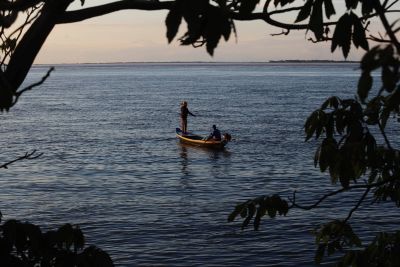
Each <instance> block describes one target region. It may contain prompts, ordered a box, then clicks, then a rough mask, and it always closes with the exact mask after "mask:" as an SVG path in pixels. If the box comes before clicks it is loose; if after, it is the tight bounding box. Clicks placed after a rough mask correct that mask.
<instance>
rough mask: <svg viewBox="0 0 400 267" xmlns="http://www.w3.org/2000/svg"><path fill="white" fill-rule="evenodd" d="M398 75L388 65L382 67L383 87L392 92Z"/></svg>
mask: <svg viewBox="0 0 400 267" xmlns="http://www.w3.org/2000/svg"><path fill="white" fill-rule="evenodd" d="M397 80H398V77H397V73H396V72H395V71H392V70H391V69H390V68H389V67H387V66H383V67H382V83H383V87H384V88H385V89H386V91H387V92H389V93H390V92H392V91H393V90H394V88H395V87H396V83H397Z"/></svg>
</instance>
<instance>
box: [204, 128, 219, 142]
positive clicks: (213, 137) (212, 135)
mask: <svg viewBox="0 0 400 267" xmlns="http://www.w3.org/2000/svg"><path fill="white" fill-rule="evenodd" d="M212 127H213V131H212V133H210V135H209V136H208V138H207V140H215V141H221V132H220V131H219V130H218V129H217V126H215V125H213V126H212Z"/></svg>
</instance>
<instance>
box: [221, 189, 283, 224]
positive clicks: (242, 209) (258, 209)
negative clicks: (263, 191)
mask: <svg viewBox="0 0 400 267" xmlns="http://www.w3.org/2000/svg"><path fill="white" fill-rule="evenodd" d="M288 211H289V205H288V203H287V201H286V200H283V199H281V198H280V196H278V195H273V196H271V197H268V196H262V197H258V198H255V199H250V200H248V201H246V202H243V203H240V204H238V205H236V208H235V210H234V211H233V212H232V213H231V214H230V215H229V217H228V222H232V221H234V220H235V218H236V217H237V216H239V215H240V217H242V218H244V221H243V223H242V229H244V228H245V227H247V226H248V225H249V223H250V221H251V220H252V219H253V218H254V223H253V225H254V229H256V230H258V228H259V226H260V222H261V218H262V217H263V216H265V215H268V216H269V217H270V218H275V217H276V215H278V214H279V215H286V214H287V213H288Z"/></svg>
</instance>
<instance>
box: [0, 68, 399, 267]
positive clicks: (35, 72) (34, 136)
mask: <svg viewBox="0 0 400 267" xmlns="http://www.w3.org/2000/svg"><path fill="white" fill-rule="evenodd" d="M47 69H48V67H46V66H36V67H35V68H33V69H32V71H31V73H30V76H29V79H28V81H27V83H29V82H35V81H38V80H40V78H41V77H42V76H43V75H44V74H45V72H46V71H47ZM358 77H359V70H358V69H357V65H354V64H307V65H305V64H292V65H290V64H120V65H118V64H111V65H60V66H56V70H55V72H53V73H52V75H51V77H50V78H49V79H48V80H47V81H46V83H45V84H44V85H42V86H41V87H40V88H37V89H36V90H33V91H30V92H28V93H26V94H24V95H23V96H22V98H21V100H20V102H19V103H18V104H17V106H16V107H15V108H14V109H13V110H12V111H11V112H10V113H5V114H2V115H1V124H2V125H1V128H0V137H1V152H2V153H1V162H6V161H7V160H10V159H13V158H14V157H17V156H20V155H22V154H24V153H25V152H27V151H31V150H33V149H37V150H38V151H39V152H43V153H44V155H43V156H42V157H40V158H39V159H36V160H34V161H20V162H18V163H15V164H14V165H12V166H10V168H9V169H7V170H1V179H0V210H1V212H2V213H3V215H4V219H5V220H7V219H11V218H17V219H20V220H28V221H30V222H33V223H36V224H39V225H40V226H41V227H42V228H44V229H49V228H51V229H54V228H56V227H58V226H60V225H61V224H63V223H66V222H70V223H73V224H79V225H80V227H81V228H82V229H83V231H84V233H85V235H86V237H87V243H88V244H96V245H98V246H99V247H101V248H102V249H104V250H106V251H107V252H109V253H110V255H111V257H112V258H113V260H114V262H115V263H116V265H117V266H312V265H313V255H314V250H315V246H314V239H313V236H312V235H311V234H310V230H312V229H313V227H315V226H317V225H318V224H320V223H322V222H324V221H327V220H330V219H332V218H337V217H339V218H340V217H345V216H346V215H347V212H348V211H349V209H350V208H351V205H352V204H353V203H354V202H355V201H356V200H351V199H349V198H348V197H347V196H346V195H345V196H341V197H340V198H333V199H332V200H329V201H327V202H326V203H325V204H324V205H323V206H322V207H323V208H321V209H317V210H313V211H301V210H293V211H291V212H290V213H289V214H288V216H287V217H282V218H275V219H273V220H271V219H264V220H263V223H262V226H261V228H260V230H259V231H258V232H255V231H253V230H252V229H246V230H244V231H242V230H241V229H240V224H241V221H240V220H238V221H236V222H234V223H228V222H227V216H228V214H229V212H231V211H232V210H233V208H234V206H235V204H236V203H238V202H239V201H244V200H247V199H248V198H251V197H257V196H260V195H265V194H267V195H270V194H274V193H280V194H281V195H282V196H290V195H291V193H292V192H293V190H297V191H298V192H299V193H298V201H300V202H301V203H303V204H307V203H312V202H313V200H315V199H317V198H318V197H320V196H321V195H322V194H323V193H324V192H329V191H331V190H333V189H334V188H335V186H331V185H330V184H329V177H328V175H327V174H321V173H320V172H319V171H318V169H316V168H314V166H313V154H314V151H315V149H316V147H317V143H316V142H314V141H312V142H309V143H305V142H304V134H303V130H302V127H303V124H304V121H305V119H306V117H307V116H308V115H309V114H310V113H311V112H312V111H313V110H314V109H316V108H318V107H319V105H320V104H321V103H322V102H323V101H324V100H325V99H326V98H327V97H329V96H331V95H337V96H339V97H343V98H344V97H352V96H353V95H354V94H355V88H356V84H357V80H358ZM182 100H186V101H188V103H189V109H190V110H191V111H192V112H193V113H194V114H196V117H189V128H190V130H192V131H195V132H197V133H199V134H206V133H208V132H209V131H210V127H211V125H212V124H217V125H218V127H219V128H220V129H221V130H222V132H229V133H231V134H232V136H233V138H234V140H233V142H232V143H230V144H229V145H228V147H227V149H226V150H224V151H219V152H215V151H214V152H213V151H207V150H202V149H198V148H194V147H187V146H184V145H182V144H180V143H179V142H178V141H177V139H176V138H175V132H174V131H175V127H177V126H178V123H179V103H180V102H181V101H182ZM361 211H362V212H363V213H361V212H358V213H356V214H355V215H354V219H353V222H354V223H357V225H358V226H357V227H356V228H355V229H356V231H357V232H358V233H361V235H364V236H365V237H366V238H368V234H367V232H366V231H369V230H371V229H375V228H374V227H375V226H379V227H383V228H385V227H386V228H388V229H389V228H390V227H391V226H392V224H391V223H393V222H394V221H396V220H398V219H399V218H400V216H399V214H398V212H397V211H396V210H393V209H392V206H391V205H387V207H386V206H385V207H384V208H383V209H382V207H381V206H376V207H375V206H374V207H364V208H363V209H361Z"/></svg>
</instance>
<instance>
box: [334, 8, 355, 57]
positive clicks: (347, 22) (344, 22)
mask: <svg viewBox="0 0 400 267" xmlns="http://www.w3.org/2000/svg"><path fill="white" fill-rule="evenodd" d="M352 26H353V23H352V19H351V17H350V15H349V14H347V13H345V14H344V15H343V16H342V17H340V19H339V20H338V23H337V25H336V28H335V32H334V33H333V37H332V46H331V51H332V52H334V51H335V49H336V47H337V46H339V47H342V51H343V55H344V57H345V58H347V56H348V54H349V51H350V44H351V28H352Z"/></svg>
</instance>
